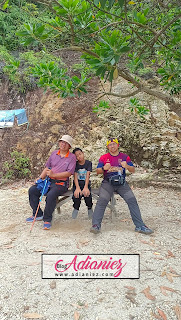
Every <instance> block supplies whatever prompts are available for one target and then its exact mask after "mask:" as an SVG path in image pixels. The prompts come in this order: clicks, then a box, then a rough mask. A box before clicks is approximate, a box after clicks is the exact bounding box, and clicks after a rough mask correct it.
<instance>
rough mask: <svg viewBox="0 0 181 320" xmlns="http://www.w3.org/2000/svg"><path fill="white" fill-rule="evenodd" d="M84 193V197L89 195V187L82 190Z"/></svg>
mask: <svg viewBox="0 0 181 320" xmlns="http://www.w3.org/2000/svg"><path fill="white" fill-rule="evenodd" d="M82 194H83V195H84V197H88V196H89V195H90V190H89V189H88V188H87V187H84V189H83V190H82Z"/></svg>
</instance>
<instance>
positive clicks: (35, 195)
mask: <svg viewBox="0 0 181 320" xmlns="http://www.w3.org/2000/svg"><path fill="white" fill-rule="evenodd" d="M66 191H67V187H66V186H61V185H56V184H55V183H53V184H51V186H50V189H49V190H48V193H47V195H46V205H45V210H44V214H43V211H42V209H41V208H39V210H38V213H37V217H40V216H42V215H43V220H44V221H47V222H51V221H52V214H53V211H54V210H55V207H56V199H57V197H58V196H62V195H63V194H64V193H65V192H66ZM40 196H41V193H40V190H38V189H37V187H36V185H34V186H32V187H31V188H30V189H29V202H30V206H31V208H32V209H33V215H35V213H36V210H37V207H38V204H39V199H40Z"/></svg>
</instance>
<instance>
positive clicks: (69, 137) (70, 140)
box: [59, 134, 73, 147]
mask: <svg viewBox="0 0 181 320" xmlns="http://www.w3.org/2000/svg"><path fill="white" fill-rule="evenodd" d="M61 140H62V141H65V142H67V143H68V144H70V146H71V147H72V144H73V138H72V137H71V136H69V135H68V134H65V135H64V136H62V137H61V138H60V139H59V141H61Z"/></svg>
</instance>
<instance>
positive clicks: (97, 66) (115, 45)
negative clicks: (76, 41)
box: [83, 30, 130, 82]
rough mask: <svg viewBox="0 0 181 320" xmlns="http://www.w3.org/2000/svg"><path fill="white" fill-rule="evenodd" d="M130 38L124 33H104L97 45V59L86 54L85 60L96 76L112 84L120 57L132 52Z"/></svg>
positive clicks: (115, 31)
mask: <svg viewBox="0 0 181 320" xmlns="http://www.w3.org/2000/svg"><path fill="white" fill-rule="evenodd" d="M129 38H130V36H127V37H124V36H123V34H122V32H121V31H119V30H114V31H113V32H111V31H109V32H102V34H101V38H100V41H99V43H96V44H95V50H94V53H95V55H96V56H95V57H94V56H91V55H89V54H84V55H83V58H84V59H85V60H86V62H87V63H88V64H89V65H90V66H91V68H92V69H94V70H96V75H97V76H100V77H101V79H103V78H104V77H105V80H107V79H109V81H110V82H112V80H113V79H114V71H115V70H116V64H117V63H118V62H119V60H120V57H121V56H122V55H123V54H124V53H125V52H128V51H129V50H130V48H129V46H128V39H129Z"/></svg>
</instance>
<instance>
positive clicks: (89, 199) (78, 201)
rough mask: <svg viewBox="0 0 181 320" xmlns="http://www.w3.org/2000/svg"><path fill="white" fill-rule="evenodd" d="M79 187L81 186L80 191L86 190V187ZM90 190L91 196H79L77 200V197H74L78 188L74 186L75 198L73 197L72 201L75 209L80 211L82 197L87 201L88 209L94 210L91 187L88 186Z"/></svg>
mask: <svg viewBox="0 0 181 320" xmlns="http://www.w3.org/2000/svg"><path fill="white" fill-rule="evenodd" d="M79 186H80V189H81V190H83V189H84V185H81V184H79ZM88 188H89V190H90V195H89V196H88V197H84V196H79V198H75V196H74V191H75V189H76V187H75V186H73V196H72V200H73V207H74V209H77V210H79V208H80V204H81V199H82V197H84V201H85V204H86V206H87V207H88V209H91V208H92V206H93V203H92V195H91V187H90V186H88Z"/></svg>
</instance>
